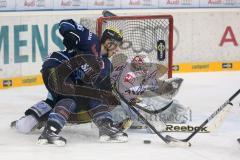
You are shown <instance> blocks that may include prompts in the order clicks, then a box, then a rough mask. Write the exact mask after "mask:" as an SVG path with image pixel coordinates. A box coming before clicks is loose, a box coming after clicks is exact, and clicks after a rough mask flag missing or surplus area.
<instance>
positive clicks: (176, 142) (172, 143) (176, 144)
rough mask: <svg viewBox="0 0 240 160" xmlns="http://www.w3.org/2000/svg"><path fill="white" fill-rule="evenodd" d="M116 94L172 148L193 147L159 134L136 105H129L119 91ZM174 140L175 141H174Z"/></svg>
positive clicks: (187, 143)
mask: <svg viewBox="0 0 240 160" xmlns="http://www.w3.org/2000/svg"><path fill="white" fill-rule="evenodd" d="M114 92H115V93H116V96H118V97H119V98H120V99H121V100H122V101H123V102H124V103H126V104H127V106H128V107H129V108H130V109H131V110H132V111H133V112H134V113H136V114H137V116H138V117H139V118H140V119H141V120H142V121H143V122H144V123H145V124H146V125H147V126H148V127H149V128H150V129H151V130H152V131H153V132H154V133H156V134H157V135H158V137H159V138H161V139H162V140H163V141H164V142H165V143H166V144H169V145H172V146H189V147H190V146H191V143H189V142H183V141H179V140H177V139H175V138H173V137H170V136H163V135H162V132H159V131H157V130H156V128H155V127H154V126H153V125H152V124H151V123H149V122H148V121H147V120H146V119H145V117H143V116H142V114H141V113H139V112H138V110H137V109H136V108H135V107H134V105H132V104H129V102H128V101H127V100H126V99H125V98H124V97H123V96H122V95H121V94H120V93H118V91H117V90H114ZM172 138H173V139H172Z"/></svg>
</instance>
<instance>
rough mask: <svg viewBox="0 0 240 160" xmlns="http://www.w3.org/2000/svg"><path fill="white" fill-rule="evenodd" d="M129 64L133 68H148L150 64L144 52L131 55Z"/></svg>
mask: <svg viewBox="0 0 240 160" xmlns="http://www.w3.org/2000/svg"><path fill="white" fill-rule="evenodd" d="M131 66H132V68H133V69H134V70H144V71H146V70H148V68H149V66H150V59H149V58H148V56H147V55H146V54H139V55H136V56H135V57H133V59H132V61H131Z"/></svg>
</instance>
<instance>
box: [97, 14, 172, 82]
mask: <svg viewBox="0 0 240 160" xmlns="http://www.w3.org/2000/svg"><path fill="white" fill-rule="evenodd" d="M107 27H115V28H118V29H119V30H120V31H121V32H122V33H123V44H122V45H121V46H120V51H119V52H118V54H116V55H115V57H114V60H113V61H112V63H113V66H116V65H118V64H119V63H122V62H124V61H125V60H123V56H121V55H126V57H127V58H128V59H131V58H133V57H134V56H135V55H138V54H141V53H146V54H147V55H148V57H149V59H150V61H151V63H160V64H163V65H164V66H166V67H167V68H168V72H167V74H166V75H165V76H164V77H166V78H167V77H168V78H170V77H172V56H173V18H172V16H171V15H153V16H112V17H100V18H98V19H97V34H98V36H99V37H100V36H101V35H102V32H103V31H104V30H105V29H106V28H107ZM124 58H125V57H124Z"/></svg>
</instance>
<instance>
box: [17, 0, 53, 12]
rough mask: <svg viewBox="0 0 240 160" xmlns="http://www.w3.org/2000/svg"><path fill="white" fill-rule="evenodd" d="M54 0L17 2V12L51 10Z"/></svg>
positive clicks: (22, 0) (21, 0)
mask: <svg viewBox="0 0 240 160" xmlns="http://www.w3.org/2000/svg"><path fill="white" fill-rule="evenodd" d="M53 2H54V1H53V0H16V10H51V9H53Z"/></svg>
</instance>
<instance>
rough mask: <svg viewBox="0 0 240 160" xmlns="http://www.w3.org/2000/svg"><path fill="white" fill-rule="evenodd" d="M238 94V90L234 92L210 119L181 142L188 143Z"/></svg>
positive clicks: (239, 91)
mask: <svg viewBox="0 0 240 160" xmlns="http://www.w3.org/2000/svg"><path fill="white" fill-rule="evenodd" d="M239 93H240V89H239V90H238V91H237V92H235V93H234V94H233V95H232V96H231V97H230V98H229V99H228V100H227V101H226V102H225V103H224V104H222V105H221V106H220V107H219V108H218V109H217V110H216V111H215V112H213V113H212V114H211V116H210V117H208V118H207V119H206V120H205V121H204V122H203V123H202V124H201V125H200V126H199V127H198V128H197V129H196V130H195V131H194V132H192V133H191V134H190V135H189V136H188V137H187V138H186V139H183V140H182V141H184V142H188V141H189V140H190V139H191V138H192V137H193V136H194V135H195V134H197V133H198V132H199V131H200V130H201V129H202V128H203V127H204V126H205V125H206V124H207V123H208V122H209V121H211V120H212V119H213V118H214V117H215V116H216V115H217V114H218V113H219V112H221V111H222V110H223V109H224V108H225V107H226V106H227V105H228V104H230V105H232V104H231V101H232V100H233V99H234V98H235V97H237V95H238V94H239Z"/></svg>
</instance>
